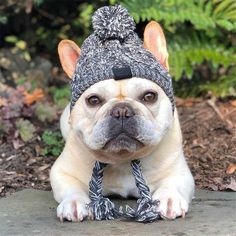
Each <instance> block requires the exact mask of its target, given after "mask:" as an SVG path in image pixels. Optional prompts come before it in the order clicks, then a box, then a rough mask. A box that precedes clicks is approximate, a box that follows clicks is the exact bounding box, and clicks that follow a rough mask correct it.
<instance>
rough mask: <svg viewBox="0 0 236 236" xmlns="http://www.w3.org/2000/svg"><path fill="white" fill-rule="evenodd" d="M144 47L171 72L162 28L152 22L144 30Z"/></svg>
mask: <svg viewBox="0 0 236 236" xmlns="http://www.w3.org/2000/svg"><path fill="white" fill-rule="evenodd" d="M144 47H145V48H146V49H148V50H149V51H150V52H151V53H152V54H153V55H154V56H155V58H156V59H157V60H158V61H159V62H160V63H161V64H162V65H163V66H164V67H165V68H166V69H167V70H168V71H169V63H168V52H167V47H166V39H165V35H164V33H163V30H162V28H161V26H160V25H159V24H158V23H157V22H155V21H151V22H149V23H148V24H147V26H146V27H145V30H144Z"/></svg>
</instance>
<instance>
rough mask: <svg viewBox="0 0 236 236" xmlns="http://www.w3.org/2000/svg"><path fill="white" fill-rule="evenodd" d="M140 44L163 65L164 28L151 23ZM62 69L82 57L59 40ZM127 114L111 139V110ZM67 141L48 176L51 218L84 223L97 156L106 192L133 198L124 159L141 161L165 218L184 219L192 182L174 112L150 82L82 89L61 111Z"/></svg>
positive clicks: (72, 46)
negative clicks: (103, 167)
mask: <svg viewBox="0 0 236 236" xmlns="http://www.w3.org/2000/svg"><path fill="white" fill-rule="evenodd" d="M144 46H145V47H146V48H147V49H148V50H150V51H151V52H152V53H153V55H155V57H156V58H157V60H159V61H160V62H161V63H162V65H163V66H165V67H166V68H167V69H169V67H168V61H167V60H168V53H167V49H166V41H165V37H164V34H163V31H162V29H161V27H160V26H159V24H158V23H156V22H150V23H149V24H148V25H147V26H146V28H145V32H144ZM58 51H59V56H60V60H61V64H62V67H63V69H64V71H65V72H66V73H67V74H68V76H69V77H70V78H71V77H72V75H73V73H74V71H75V66H76V61H77V59H78V57H79V55H80V49H79V47H78V46H77V45H76V44H75V43H74V42H72V41H69V40H63V41H62V42H61V43H60V44H59V47H58ZM117 112H118V113H122V112H123V113H125V114H126V115H127V116H133V115H134V114H135V119H133V123H127V124H126V126H125V125H124V127H123V128H125V129H126V131H125V132H126V133H125V134H124V132H121V133H120V134H119V135H118V136H117V129H119V128H118V125H117V124H116V123H114V125H112V126H111V125H110V124H111V123H110V122H108V120H109V119H110V117H111V116H113V115H116V113H117ZM60 125H61V131H62V135H63V137H64V138H65V140H66V145H65V148H64V150H63V152H62V153H61V155H60V156H59V158H58V159H57V160H56V162H55V164H54V165H53V167H52V170H51V175H50V180H51V185H52V189H53V193H54V197H55V199H56V201H57V202H58V203H59V206H58V208H57V216H58V217H59V218H60V219H61V220H63V219H67V220H69V221H82V220H83V219H85V218H86V217H87V216H88V212H87V209H86V204H87V203H89V201H90V200H89V197H88V184H89V181H90V178H91V174H92V169H93V166H94V162H95V161H96V160H99V161H102V162H105V163H110V164H109V165H108V166H107V168H106V170H105V173H104V183H103V184H104V186H103V190H104V195H110V194H118V195H120V196H122V197H128V196H134V197H138V192H137V188H136V186H135V182H134V177H133V175H132V173H131V170H130V160H132V159H141V164H142V170H143V175H144V176H145V178H146V181H147V184H148V186H149V187H150V190H151V192H152V197H153V199H154V200H155V199H158V200H160V204H159V209H158V210H159V211H160V212H161V215H162V216H163V218H169V219H175V218H176V217H178V216H182V217H184V215H185V213H186V212H187V211H188V207H189V203H190V202H191V199H192V197H193V193H194V181H193V177H192V175H191V173H190V171H189V168H188V166H187V164H186V161H185V158H184V154H183V147H182V135H181V130H180V124H179V119H178V114H177V110H176V109H175V111H174V113H173V112H172V107H171V102H170V100H169V98H168V97H167V96H166V94H165V93H164V92H163V90H162V89H161V88H160V87H159V86H158V85H157V84H156V83H154V82H152V81H150V80H146V79H142V78H132V79H127V80H119V81H115V80H113V79H110V80H104V81H101V82H98V83H96V84H94V85H93V86H91V87H90V88H89V89H87V90H86V91H85V92H84V93H83V94H82V96H81V97H80V98H79V100H78V101H77V102H76V104H75V106H74V108H73V110H72V112H71V113H70V109H69V105H68V106H67V107H66V108H65V110H64V112H63V114H62V116H61V121H60Z"/></svg>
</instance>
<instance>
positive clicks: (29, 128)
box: [16, 118, 36, 142]
mask: <svg viewBox="0 0 236 236" xmlns="http://www.w3.org/2000/svg"><path fill="white" fill-rule="evenodd" d="M16 128H17V130H18V132H19V134H20V137H21V139H22V140H23V141H24V142H27V141H29V140H30V139H32V138H33V137H34V132H35V131H36V129H35V126H34V125H33V124H32V123H30V121H28V120H24V119H22V118H20V119H18V120H17V121H16Z"/></svg>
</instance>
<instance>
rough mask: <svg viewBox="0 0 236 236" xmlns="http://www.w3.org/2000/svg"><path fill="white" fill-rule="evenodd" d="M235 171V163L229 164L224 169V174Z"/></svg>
mask: <svg viewBox="0 0 236 236" xmlns="http://www.w3.org/2000/svg"><path fill="white" fill-rule="evenodd" d="M235 171H236V164H230V165H229V166H228V168H227V169H226V174H228V175H231V174H233V173H234V172H235Z"/></svg>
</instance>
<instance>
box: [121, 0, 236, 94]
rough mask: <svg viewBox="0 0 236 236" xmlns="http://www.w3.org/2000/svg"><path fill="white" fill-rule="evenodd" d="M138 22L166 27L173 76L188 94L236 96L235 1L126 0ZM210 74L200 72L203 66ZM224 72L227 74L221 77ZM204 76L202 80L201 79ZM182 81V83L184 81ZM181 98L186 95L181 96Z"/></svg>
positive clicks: (125, 2) (125, 4)
mask: <svg viewBox="0 0 236 236" xmlns="http://www.w3.org/2000/svg"><path fill="white" fill-rule="evenodd" d="M121 3H122V4H123V5H124V6H125V7H127V8H128V10H129V11H130V13H131V14H132V15H133V17H134V19H135V20H136V22H137V23H140V22H146V21H150V20H156V21H158V22H160V23H161V24H162V25H163V28H164V30H165V34H166V36H167V43H168V51H169V54H170V67H171V71H170V72H171V74H172V75H173V76H174V79H175V81H179V82H178V84H179V85H180V86H181V85H183V83H182V82H183V80H185V82H184V84H186V85H189V84H190V83H186V79H187V80H190V79H191V80H193V81H195V82H196V83H195V84H194V83H192V82H191V85H192V87H190V88H189V86H188V87H186V88H185V89H187V90H188V93H186V95H199V94H200V93H202V92H206V91H208V90H210V91H212V92H213V93H214V94H215V95H218V96H227V95H236V73H235V71H234V72H232V70H229V68H231V67H235V66H236V50H235V44H236V39H235V33H236V1H235V0H199V1H198V0H189V1H185V0H168V1H161V0H146V1H142V0H124V1H121ZM203 65H204V67H207V70H208V73H205V74H204V73H199V72H198V71H200V70H202V66H203ZM222 69H223V70H224V71H225V73H224V74H221V73H220V71H222ZM199 74H200V77H199ZM180 79H181V80H180ZM177 94H178V95H182V93H181V94H179V93H178V90H177Z"/></svg>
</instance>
